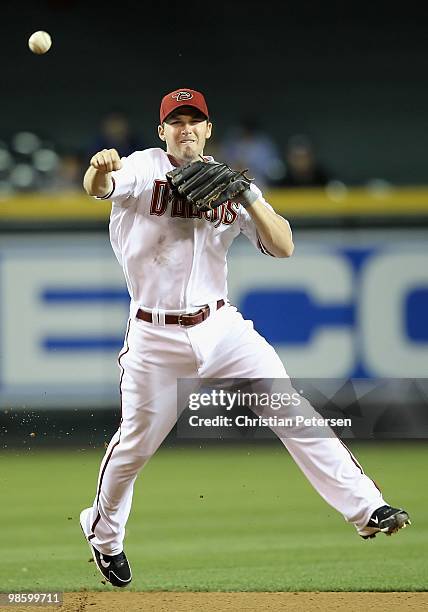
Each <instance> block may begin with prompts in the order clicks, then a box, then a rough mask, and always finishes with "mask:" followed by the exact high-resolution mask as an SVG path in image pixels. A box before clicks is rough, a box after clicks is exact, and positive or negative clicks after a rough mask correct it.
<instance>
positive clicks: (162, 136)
mask: <svg viewBox="0 0 428 612" xmlns="http://www.w3.org/2000/svg"><path fill="white" fill-rule="evenodd" d="M158 134H159V138H160V139H161V140H163V141H164V142H165V130H164V127H163V123H162V125H158Z"/></svg>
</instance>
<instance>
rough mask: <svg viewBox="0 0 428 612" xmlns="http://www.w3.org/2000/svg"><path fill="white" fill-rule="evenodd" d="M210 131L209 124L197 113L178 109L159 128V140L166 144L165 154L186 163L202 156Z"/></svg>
mask: <svg viewBox="0 0 428 612" xmlns="http://www.w3.org/2000/svg"><path fill="white" fill-rule="evenodd" d="M211 129H212V125H211V123H210V122H209V121H207V119H205V117H204V116H203V115H202V114H201V113H199V112H198V111H196V110H193V109H191V108H189V109H187V108H186V109H179V110H178V111H175V112H173V113H171V115H169V117H167V118H166V120H165V122H164V123H163V124H162V125H160V126H159V138H160V139H161V140H163V141H164V142H166V145H167V149H166V150H167V153H170V155H172V156H173V157H175V158H176V159H177V160H178V161H181V162H183V163H187V162H191V161H194V160H196V159H198V157H199V155H202V153H203V151H204V147H205V141H206V140H207V138H209V137H210V136H211Z"/></svg>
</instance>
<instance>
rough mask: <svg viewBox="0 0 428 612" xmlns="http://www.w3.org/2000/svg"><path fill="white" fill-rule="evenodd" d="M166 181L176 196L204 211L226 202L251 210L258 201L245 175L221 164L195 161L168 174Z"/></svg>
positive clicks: (249, 180)
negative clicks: (248, 207)
mask: <svg viewBox="0 0 428 612" xmlns="http://www.w3.org/2000/svg"><path fill="white" fill-rule="evenodd" d="M166 177H167V179H168V182H169V184H170V186H171V189H172V191H173V192H174V193H176V194H177V195H179V196H180V197H182V198H183V197H184V198H186V200H188V201H189V202H191V203H192V204H195V206H196V207H197V208H198V210H201V211H206V210H212V209H213V208H217V206H220V205H221V204H223V203H224V202H226V201H227V200H233V201H234V202H239V203H241V204H242V205H243V206H248V205H249V204H251V203H252V202H254V200H256V199H257V196H256V194H255V193H254V192H252V191H250V185H251V181H252V179H250V178H248V177H247V176H245V171H244V172H238V171H237V170H232V168H229V166H227V165H226V164H221V163H218V162H206V161H202V160H200V161H199V160H198V161H194V162H191V163H190V164H186V165H185V166H180V167H179V168H175V170H171V171H170V172H167V174H166Z"/></svg>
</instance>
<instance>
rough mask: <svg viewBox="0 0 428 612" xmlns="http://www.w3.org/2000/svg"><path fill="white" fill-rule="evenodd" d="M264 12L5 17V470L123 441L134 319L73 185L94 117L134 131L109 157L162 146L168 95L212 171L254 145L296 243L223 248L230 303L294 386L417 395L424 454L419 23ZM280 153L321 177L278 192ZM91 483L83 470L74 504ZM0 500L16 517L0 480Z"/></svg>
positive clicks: (96, 212) (58, 8)
mask: <svg viewBox="0 0 428 612" xmlns="http://www.w3.org/2000/svg"><path fill="white" fill-rule="evenodd" d="M268 5H270V11H266V12H265V10H264V9H263V14H261V13H260V11H255V10H254V11H249V10H248V3H244V2H241V1H237V2H233V3H230V4H229V6H228V8H227V11H226V10H224V11H223V10H221V9H220V8H217V7H214V6H213V5H210V6H209V7H205V6H201V5H200V3H196V2H194V1H193V0H189V1H188V2H186V4H185V6H184V5H183V4H182V3H180V2H172V3H169V4H168V5H166V6H165V7H164V8H163V9H162V10H161V8H160V7H159V5H158V3H155V2H146V3H144V5H141V7H137V5H136V3H133V2H127V1H123V2H121V3H120V10H116V11H114V12H109V11H105V10H102V11H101V10H100V7H99V6H96V5H90V4H89V5H88V4H85V3H83V2H80V1H73V0H56V1H53V0H52V1H44V2H39V3H37V4H36V3H25V2H24V3H20V4H19V7H18V5H16V3H11V2H6V3H4V4H3V5H2V23H3V25H4V26H5V27H4V31H3V34H2V37H1V39H0V49H1V52H2V57H3V58H4V62H3V67H2V85H3V87H2V90H3V94H2V113H1V114H0V406H1V411H0V440H1V442H0V444H1V447H2V452H1V455H2V456H3V458H4V459H5V463H4V465H7V462H6V460H11V459H12V458H13V457H17V456H21V455H22V454H23V453H24V454H25V453H29V454H30V455H31V454H32V453H37V452H39V451H41V450H46V449H49V448H50V449H51V452H52V453H55V450H56V449H57V448H59V447H60V448H62V449H64V448H66V447H67V448H68V449H70V451H73V449H75V450H82V449H89V448H96V449H98V451H99V456H101V453H102V450H103V447H104V443H105V441H108V439H109V438H110V436H111V435H112V433H113V431H114V430H115V428H116V426H117V423H118V419H119V413H118V406H119V402H118V370H117V366H116V355H117V353H118V351H119V349H120V346H121V343H122V338H123V332H124V329H125V324H126V319H127V308H128V299H127V293H126V288H125V284H124V281H123V278H122V272H121V269H120V268H119V266H118V264H117V262H116V260H115V259H114V256H113V253H112V251H111V248H110V244H109V240H108V214H109V204H108V203H106V202H97V201H94V200H92V199H91V198H88V197H87V196H86V195H84V194H83V191H82V189H81V187H80V185H81V177H82V173H83V171H84V168H85V167H86V166H87V164H88V161H89V158H90V155H91V152H93V151H94V147H96V146H97V145H98V143H100V142H101V141H102V138H104V142H105V138H106V132H105V130H104V131H103V125H105V120H106V117H110V118H111V116H112V115H113V116H114V117H115V118H116V119H118V118H119V119H118V121H119V123H120V119H123V118H124V117H125V119H126V121H127V123H128V126H127V128H125V132H126V134H125V137H124V136H123V132H121V129H120V126H119V127H117V122H116V124H115V126H116V127H115V126H113V128H112V131H110V133H109V134H110V137H111V138H112V139H113V140H114V138H115V137H117V138H118V142H119V143H120V142H124V143H125V144H126V143H127V144H129V142H131V140H132V141H133V142H139V143H142V146H144V147H151V146H159V142H158V140H157V135H156V126H157V122H158V105H159V100H160V98H161V96H162V95H164V94H165V93H166V92H168V91H170V90H172V89H174V88H176V87H180V86H189V87H193V88H195V89H200V90H202V91H203V92H205V94H206V97H207V100H208V105H209V107H210V109H211V110H212V119H213V122H214V126H215V137H214V140H213V143H212V144H211V145H210V147H211V148H210V147H208V150H207V152H208V153H210V152H212V153H213V154H216V155H222V154H224V155H226V156H227V154H230V155H231V156H232V153H233V152H231V147H230V143H231V142H232V143H233V141H234V139H240V140H241V142H243V143H244V144H245V143H247V144H248V143H250V144H254V149H255V150H256V151H257V150H258V149H257V146H258V145H260V147H261V149H260V150H261V153H260V156H261V158H262V159H266V156H267V151H270V152H272V151H273V152H274V153H272V156H271V158H269V159H271V162H272V163H271V164H270V165H269V167H268V169H267V170H266V173H265V175H264V177H262V179H261V180H262V181H263V180H264V183H265V193H266V198H267V200H268V201H270V202H271V203H272V205H273V206H274V207H275V208H276V210H277V211H278V212H280V213H281V214H283V215H284V216H285V217H286V218H288V219H289V220H290V222H291V224H292V227H293V229H294V238H295V243H296V250H295V254H294V256H293V258H292V259H291V260H287V261H284V260H282V261H275V260H272V259H270V258H267V257H263V256H261V255H260V254H259V253H257V252H256V251H255V250H254V249H253V248H252V247H251V245H249V243H246V241H245V240H240V241H238V243H237V244H236V245H234V247H233V249H232V252H231V254H230V258H229V289H230V300H231V302H232V303H235V304H237V305H238V306H239V307H240V309H241V310H242V312H243V313H244V315H247V316H248V317H250V318H251V319H253V320H254V322H255V326H256V328H257V329H259V331H260V332H261V333H262V334H264V335H265V337H266V338H267V339H268V340H269V341H270V342H271V343H272V344H274V345H275V347H276V348H277V350H278V352H279V353H280V355H281V357H282V358H283V359H284V363H285V364H286V367H287V370H288V372H289V374H290V375H291V376H292V377H300V378H322V379H330V378H331V379H344V380H346V379H349V378H356V379H358V378H360V379H365V380H367V379H368V380H370V381H377V380H381V379H394V380H397V381H400V380H409V379H411V380H415V381H418V382H419V383H420V384H421V386H420V388H418V389H417V391H415V387H412V388H411V389H410V390H409V391H408V393H409V395H407V396H403V398H404V399H403V406H407V405H409V406H410V405H411V404H412V405H413V404H417V406H418V407H419V408H421V411H420V412H419V414H420V415H421V419H422V420H421V426H420V428H418V426H417V425H416V426H415V424H414V423H413V425H412V429H411V431H410V432H409V430H408V428H407V427H406V424H405V423H399V424H398V426H397V427H396V428H395V434H394V436H393V437H395V438H400V437H411V438H415V437H419V438H422V440H421V441H420V442H419V445H418V453H420V452H421V449H422V450H424V449H425V448H426V447H425V446H424V444H425V440H424V439H425V438H426V437H427V435H428V433H427V430H426V416H425V415H426V401H425V399H426V398H425V395H424V393H422V392H421V391H420V389H421V388H422V389H423V388H424V387H423V381H424V379H425V378H427V371H428V324H427V321H428V318H427V312H428V252H427V239H428V174H427V144H428V86H427V83H426V79H425V72H426V65H427V60H428V44H427V39H426V21H425V19H424V18H423V14H422V13H420V14H418V13H417V10H416V9H415V10H413V9H412V10H410V8H409V7H408V6H407V5H406V7H401V8H400V10H398V9H397V11H396V12H394V9H393V7H392V6H391V5H390V4H387V3H375V4H373V5H370V8H369V6H368V5H367V7H365V6H364V4H361V3H358V4H355V5H354V4H353V3H345V5H343V6H335V8H334V9H333V8H329V7H328V6H327V5H326V3H322V4H321V3H314V2H303V3H299V4H293V5H290V4H285V5H284V4H283V3H281V4H280V3H275V2H270V3H268ZM386 6H387V7H388V8H387V11H385V7H386ZM421 11H422V8H421ZM268 13H271V14H270V15H268ZM23 15H25V18H23ZM272 16H274V17H275V18H272ZM38 29H44V30H47V31H48V32H50V34H51V35H52V39H53V47H52V49H51V50H50V51H49V53H48V54H47V55H46V56H34V55H32V54H31V53H30V52H29V50H28V48H27V39H28V36H29V35H30V34H31V33H32V32H33V31H35V30H38ZM113 123H114V122H113ZM249 125H250V130H249V131H250V132H251V133H250V135H249V134H248V126H249ZM116 128H117V129H116ZM115 129H116V131H115ZM245 129H247V131H245ZM118 132H120V134H118ZM131 134H132V138H131V136H130V135H131ZM121 138H125V140H123V141H121V140H120V139H121ZM126 138H128V140H126ZM246 139H247V140H246ZM125 141H126V142H125ZM110 142H113V141H112V140H111V141H110ZM296 142H297V144H300V149H299V148H298V151H297V157H299V154H301V157H300V159H302V156H303V157H304V156H305V152H304V151H303V152H302V143H303V144H304V145H305V144H308V143H309V154H310V155H309V156H312V157H313V159H312V163H315V164H316V165H317V167H318V168H323V170H324V172H323V173H322V176H323V178H321V179H320V180H316V178H313V177H314V176H315V174H314V175H311V174H310V173H309V175H308V174H306V175H305V172H303V178H302V180H301V182H300V183H299V181H298V180H297V179H296V178H294V179H293V181H294V182H293V181H289V180H287V176H288V177H289V176H290V168H289V166H291V164H292V161H291V160H290V158H289V153H290V147H291V146H292V145H293V143H294V144H296ZM260 143H262V144H260ZM266 143H268V145H267V144H266ZM125 144H124V146H125ZM250 144H248V148H249V147H250ZM118 148H119V150H120V152H121V151H122V150H124V149H121V146H120V144H119V145H118ZM244 148H245V147H244ZM303 148H304V147H303ZM306 153H307V151H306ZM256 157H257V156H256ZM236 159H237V158H235V160H236ZM314 160H315V161H314ZM242 161H244V160H242ZM302 163H303V164H304V163H305V161H303V162H302ZM250 170H251V168H250ZM262 171H263V169H262V170H261V172H262ZM317 176H318V177H319V176H320V174H319V173H318V175H317ZM305 177H306V178H305ZM308 177H309V178H308ZM311 177H312V178H311ZM406 392H407V391H406ZM389 401H390V398H389V397H385V404H388V402H389ZM424 427H425V429H424ZM355 437H358V436H357V435H355ZM375 437H376V436H375ZM183 444H184V441H180V440H177V439H176V438H175V437H174V433H173V434H172V435H171V436H170V438H168V441H167V446H173V447H174V448H176V449H177V452H179V451H180V448H181V446H182V445H183ZM186 444H187V443H186ZM200 444H201V441H198V446H199V445H200ZM274 444H276V443H274ZM373 448H374V449H375V448H376V447H375V446H374V447H373ZM373 448H371V451H370V452H373ZM379 448H380V449H381V450H380V451H379V463H382V459H381V457H383V458H385V457H386V456H387V454H385V453H387V451H386V450H385V446H384V445H381V446H379ZM396 448H397V447H396V446H394V450H393V451H391V452H392V453H393V454H394V456H396V452H397V451H396ZM406 448H407V447H404V446H403V452H404V451H405V449H406ZM275 449H276V451H275V452H277V446H275ZM190 452H194V451H193V450H192V451H190V449H189V453H190ZM51 456H52V458H54V457H55V454H52V455H49V457H51ZM170 456H171V455H168V457H170ZM180 456H182V455H180ZM189 456H190V455H189ZM210 456H211V455H210ZM370 456H371V457H374V455H370ZM404 457H405V452H404V454H403V461H405V458H404ZM154 461H156V459H154ZM95 463H96V462H95ZM95 463H94V465H95ZM372 465H373V467H374V468H376V467H377V464H376V460H375V459H373V460H372ZM69 467H70V468H71V469H72V466H70V465H69ZM408 468H409V470H411V459H410V453H409V464H408ZM22 469H24V468H22ZM42 469H43V468H42ZM91 469H94V467H93V466H92V468H91ZM291 469H293V468H291ZM406 473H407V471H406ZM95 477H96V471H95V469H94V471H93V473H92V476H91V478H90V479H88V483H87V489H86V498H87V495H90V496H92V494H93V491H92V488H89V487H91V486H92V485H93V486H95ZM298 477H299V476H298ZM298 477H297V478H298ZM388 477H390V476H388V475H387V476H386V479H387V480H388ZM401 477H402V479H403V481H404V480H405V478H406V476H405V474H402V476H401ZM392 481H393V479H392V477H390V484H391V488H392V486H393V483H392ZM90 483H92V485H91V484H90ZM274 484H275V483H274V482H273V481H272V487H274ZM60 486H62V485H60ZM415 487H416V484H415ZM12 491H13V495H12V497H13V499H15V500H16V503H17V504H18V503H19V501H18V500H19V495H18V492H17V491H15V490H14V483H13V482H9V492H10V493H11V492H12ZM394 493H395V495H396V496H397V498H398V494H399V492H398V491H394ZM309 500H311V498H309ZM87 501H88V500H87ZM283 501H284V504H286V503H287V500H286V499H284V500H283ZM419 501H421V500H419ZM396 502H397V503H402V502H401V500H400V499H397V500H396ZM79 503H80V500H79ZM308 503H309V505H310V504H312V501H309V502H308ZM316 503H318V502H316ZM404 503H405V500H403V504H404ZM421 505H422V501H421ZM79 507H80V506H79ZM79 507H77V508H75V509H73V511H72V512H74V515H76V513H77V511H78V509H79ZM425 529H426V526H425ZM425 533H426V531H425ZM73 537H74V536H73ZM76 537H79V536H78V535H77V536H76ZM11 546H12V544H11ZM153 583H156V588H161V587H162V584H159V582H157V581H156V580H155V581H154V582H153ZM176 583H177V584H179V583H180V580H179V578H177V581H176ZM176 583H174V584H175V586H177V584H176ZM198 584H199V583H198ZM0 586H1V585H0ZM229 586H230V585H229ZM276 587H278V584H276ZM320 588H322V586H321V587H320ZM327 590H328V589H327Z"/></svg>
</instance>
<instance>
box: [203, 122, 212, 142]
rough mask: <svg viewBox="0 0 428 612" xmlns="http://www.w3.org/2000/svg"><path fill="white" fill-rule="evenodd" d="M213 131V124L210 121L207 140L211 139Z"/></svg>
mask: <svg viewBox="0 0 428 612" xmlns="http://www.w3.org/2000/svg"><path fill="white" fill-rule="evenodd" d="M212 129H213V124H212V123H211V121H208V123H207V133H206V136H205V138H211V132H212Z"/></svg>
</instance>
